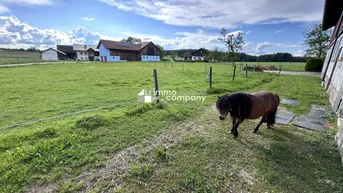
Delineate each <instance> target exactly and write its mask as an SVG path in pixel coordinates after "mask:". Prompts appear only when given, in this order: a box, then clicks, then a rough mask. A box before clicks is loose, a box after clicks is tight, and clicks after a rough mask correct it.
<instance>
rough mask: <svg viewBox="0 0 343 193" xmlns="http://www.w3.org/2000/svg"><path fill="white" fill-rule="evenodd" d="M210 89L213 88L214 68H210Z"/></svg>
mask: <svg viewBox="0 0 343 193" xmlns="http://www.w3.org/2000/svg"><path fill="white" fill-rule="evenodd" d="M210 88H212V66H211V67H210Z"/></svg>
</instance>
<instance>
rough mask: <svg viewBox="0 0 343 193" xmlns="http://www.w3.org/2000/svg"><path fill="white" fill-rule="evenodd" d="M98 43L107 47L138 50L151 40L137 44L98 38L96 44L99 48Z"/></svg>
mask: <svg viewBox="0 0 343 193" xmlns="http://www.w3.org/2000/svg"><path fill="white" fill-rule="evenodd" d="M100 43H102V44H103V45H104V46H105V48H107V49H113V50H132V51H139V50H141V49H143V48H144V47H145V46H147V45H148V44H150V43H152V42H142V43H139V44H133V43H126V42H118V41H112V40H100V41H99V43H98V46H97V48H98V49H99V46H100Z"/></svg>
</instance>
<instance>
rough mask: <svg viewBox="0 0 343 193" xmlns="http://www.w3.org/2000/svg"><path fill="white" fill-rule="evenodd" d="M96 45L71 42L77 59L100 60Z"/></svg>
mask: <svg viewBox="0 0 343 193" xmlns="http://www.w3.org/2000/svg"><path fill="white" fill-rule="evenodd" d="M96 47H97V46H96V45H83V44H73V50H74V51H75V52H76V58H77V60H87V61H100V56H99V49H97V48H96Z"/></svg>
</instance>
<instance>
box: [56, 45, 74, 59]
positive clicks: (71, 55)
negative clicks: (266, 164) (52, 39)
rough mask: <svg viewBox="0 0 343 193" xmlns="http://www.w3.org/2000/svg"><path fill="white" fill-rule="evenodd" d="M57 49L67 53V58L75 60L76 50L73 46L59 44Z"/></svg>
mask: <svg viewBox="0 0 343 193" xmlns="http://www.w3.org/2000/svg"><path fill="white" fill-rule="evenodd" d="M57 50H59V51H61V52H63V53H65V54H66V55H67V57H66V59H70V60H75V59H76V52H75V51H74V50H73V46H70V45H57Z"/></svg>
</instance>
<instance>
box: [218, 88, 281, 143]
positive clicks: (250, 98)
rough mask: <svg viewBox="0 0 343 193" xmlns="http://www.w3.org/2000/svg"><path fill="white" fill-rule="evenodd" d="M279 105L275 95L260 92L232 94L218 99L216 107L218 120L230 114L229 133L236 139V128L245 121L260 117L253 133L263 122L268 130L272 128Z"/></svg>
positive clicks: (278, 99)
mask: <svg viewBox="0 0 343 193" xmlns="http://www.w3.org/2000/svg"><path fill="white" fill-rule="evenodd" d="M279 103H280V98H279V96H278V95H277V94H273V93H271V92H268V91H260V92H256V93H252V94H247V93H234V94H230V95H224V96H221V97H218V100H217V103H216V107H217V110H218V112H219V119H220V120H224V119H225V118H226V117H227V116H228V114H229V113H230V116H231V118H232V129H231V131H230V133H231V134H233V135H234V136H235V137H237V136H238V131H237V128H238V126H239V125H240V124H241V123H242V122H243V121H244V120H245V119H258V118H260V117H262V119H261V121H260V123H259V124H258V125H257V127H256V128H255V129H254V130H253V132H254V133H256V132H257V131H258V129H259V127H260V126H261V125H262V123H264V122H267V127H268V128H270V127H272V126H273V125H274V124H275V114H276V111H277V108H278V106H279Z"/></svg>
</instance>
